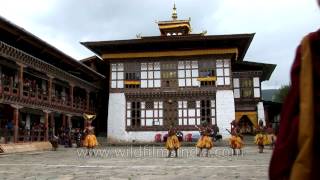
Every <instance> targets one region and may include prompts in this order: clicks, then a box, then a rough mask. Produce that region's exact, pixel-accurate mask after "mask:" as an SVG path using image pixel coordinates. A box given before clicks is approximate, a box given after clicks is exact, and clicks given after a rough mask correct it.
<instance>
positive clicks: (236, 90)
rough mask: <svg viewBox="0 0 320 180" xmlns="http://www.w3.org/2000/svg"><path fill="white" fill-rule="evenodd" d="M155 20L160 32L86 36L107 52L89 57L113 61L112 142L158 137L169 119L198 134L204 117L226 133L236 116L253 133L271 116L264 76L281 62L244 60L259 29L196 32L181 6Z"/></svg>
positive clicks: (110, 64) (93, 47)
mask: <svg viewBox="0 0 320 180" xmlns="http://www.w3.org/2000/svg"><path fill="white" fill-rule="evenodd" d="M157 23H158V26H159V30H160V33H161V35H160V36H151V37H138V38H137V39H129V40H117V41H98V42H83V43H82V44H83V45H84V46H86V47H87V48H88V49H90V50H91V51H93V52H94V53H95V54H97V55H98V56H100V58H101V59H103V63H102V62H100V61H101V60H100V58H96V57H92V58H88V59H87V60H85V61H83V62H84V63H86V64H87V65H88V66H91V65H92V66H94V65H96V64H101V63H102V64H104V66H105V67H106V68H107V72H105V73H103V72H101V73H102V74H105V76H106V78H108V81H107V82H108V83H107V84H104V85H103V86H104V87H108V91H109V98H108V102H109V104H108V119H107V123H108V125H107V132H108V140H109V141H112V142H135V141H154V137H155V135H156V134H162V135H164V134H165V133H166V130H167V129H168V126H169V125H170V124H175V125H176V126H177V127H178V128H179V129H180V130H181V131H183V133H184V134H187V133H198V132H197V131H196V130H197V129H196V128H195V125H200V124H201V122H203V121H206V122H208V123H209V124H210V125H217V126H218V127H219V129H220V133H222V135H223V136H227V135H228V133H227V131H226V129H230V123H231V122H232V121H234V120H235V121H236V122H238V123H239V124H240V125H241V127H242V131H243V132H248V133H250V132H253V131H254V129H255V128H256V127H257V124H258V120H262V121H266V119H265V111H264V106H263V101H262V99H261V82H263V81H266V80H268V79H269V78H270V76H271V74H272V72H273V70H274V68H275V65H273V64H263V63H257V62H248V61H244V57H245V54H246V52H247V49H248V48H249V46H250V43H251V41H252V39H253V36H254V34H233V35H206V33H199V34H191V26H190V19H189V20H178V19H177V13H176V9H175V8H174V11H173V14H172V20H169V21H159V22H157ZM90 72H91V71H90ZM88 75H89V74H88ZM93 75H95V76H96V74H94V73H93V72H92V76H93Z"/></svg>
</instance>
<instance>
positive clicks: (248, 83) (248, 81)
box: [240, 78, 253, 98]
mask: <svg viewBox="0 0 320 180" xmlns="http://www.w3.org/2000/svg"><path fill="white" fill-rule="evenodd" d="M240 88H241V98H252V97H253V92H252V91H253V87H252V78H241V79H240Z"/></svg>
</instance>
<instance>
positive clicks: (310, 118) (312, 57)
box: [269, 0, 320, 180]
mask: <svg viewBox="0 0 320 180" xmlns="http://www.w3.org/2000/svg"><path fill="white" fill-rule="evenodd" d="M317 2H318V6H320V0H318V1H317ZM319 81H320V30H318V31H316V32H312V33H310V34H308V35H307V36H305V37H304V38H303V40H302V42H301V44H300V45H299V47H298V48H297V52H296V57H295V60H294V63H293V65H292V68H291V87H290V90H289V94H288V96H287V98H286V100H285V103H284V105H283V109H282V112H281V120H280V130H279V134H278V136H277V141H276V145H275V149H274V151H273V155H272V158H271V162H270V169H269V176H270V179H293V180H300V179H319V174H318V172H317V170H318V169H319V167H320V153H319V152H320V143H319V142H320V136H319V134H320V121H319V120H320V96H319V95H320V84H319V83H316V82H319Z"/></svg>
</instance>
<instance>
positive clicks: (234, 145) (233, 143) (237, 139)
mask: <svg viewBox="0 0 320 180" xmlns="http://www.w3.org/2000/svg"><path fill="white" fill-rule="evenodd" d="M242 138H243V137H242V135H240V134H237V133H232V134H231V137H230V139H229V143H230V147H231V149H232V150H233V155H236V150H237V149H239V151H240V154H242V148H243V145H244V143H243V140H242Z"/></svg>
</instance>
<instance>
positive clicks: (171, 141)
mask: <svg viewBox="0 0 320 180" xmlns="http://www.w3.org/2000/svg"><path fill="white" fill-rule="evenodd" d="M165 146H166V149H168V151H169V154H168V158H169V157H171V152H172V151H173V150H174V151H175V157H178V149H179V148H180V142H179V139H178V137H177V130H176V128H174V127H173V126H170V129H169V131H168V138H167V142H166V145H165Z"/></svg>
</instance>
